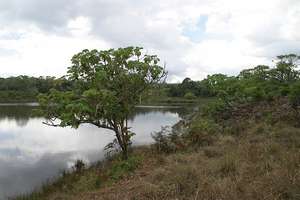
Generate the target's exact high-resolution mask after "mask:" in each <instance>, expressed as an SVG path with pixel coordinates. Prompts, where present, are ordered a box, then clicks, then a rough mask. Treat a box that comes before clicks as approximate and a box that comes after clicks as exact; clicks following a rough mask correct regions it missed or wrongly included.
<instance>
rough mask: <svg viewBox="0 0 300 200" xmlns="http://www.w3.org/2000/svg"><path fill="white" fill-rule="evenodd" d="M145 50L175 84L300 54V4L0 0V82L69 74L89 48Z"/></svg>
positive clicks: (288, 0) (281, 0) (282, 0)
mask: <svg viewBox="0 0 300 200" xmlns="http://www.w3.org/2000/svg"><path fill="white" fill-rule="evenodd" d="M126 46H141V47H144V50H145V52H146V53H149V54H156V55H158V56H159V58H160V59H161V62H162V63H166V68H167V70H168V81H169V82H179V81H182V79H184V78H185V77H190V78H192V79H193V80H201V79H203V78H205V77H206V76H207V75H209V74H214V73H224V74H228V75H236V74H238V72H239V71H240V70H242V69H245V68H251V67H254V66H256V65H258V64H266V65H271V66H272V65H274V63H273V62H272V60H273V59H274V58H275V57H276V56H277V55H281V54H287V53H296V54H300V1H299V0H184V1H183V0H159V1H158V0H157V1H155V0H0V77H7V76H16V75H30V76H47V75H49V76H57V77H60V76H62V75H65V74H66V72H67V68H68V67H69V66H70V65H71V62H70V59H71V57H72V56H73V55H74V54H76V53H78V52H80V51H81V50H83V49H98V50H105V49H109V48H118V47H126Z"/></svg>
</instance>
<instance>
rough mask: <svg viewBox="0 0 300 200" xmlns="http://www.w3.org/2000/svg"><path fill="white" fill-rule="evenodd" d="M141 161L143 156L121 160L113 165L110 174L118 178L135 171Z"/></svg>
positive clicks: (115, 178)
mask: <svg viewBox="0 0 300 200" xmlns="http://www.w3.org/2000/svg"><path fill="white" fill-rule="evenodd" d="M140 163H141V158H140V157H136V156H132V157H129V158H128V159H127V160H120V161H118V162H117V163H115V164H114V165H113V166H112V168H111V170H110V172H109V176H110V177H111V178H112V179H113V180H118V179H120V178H122V177H124V176H125V175H127V174H128V173H130V172H133V171H134V170H135V169H136V168H137V167H138V166H139V165H140Z"/></svg>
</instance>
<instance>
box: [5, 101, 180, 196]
mask: <svg viewBox="0 0 300 200" xmlns="http://www.w3.org/2000/svg"><path fill="white" fill-rule="evenodd" d="M33 108H34V107H33V106H30V105H27V106H25V105H0V199H5V198H6V197H8V196H12V195H16V194H21V193H25V192H28V191H31V190H32V189H33V188H36V187H38V186H39V185H40V184H41V183H43V182H45V181H46V180H47V179H49V178H51V177H54V176H56V175H57V174H58V173H59V172H60V171H61V170H62V169H68V168H70V167H71V166H72V165H73V163H74V161H75V160H77V159H82V160H84V161H85V162H86V163H91V162H95V161H96V160H99V159H101V158H103V157H104V154H105V153H104V151H103V148H104V146H105V145H106V144H108V143H109V142H111V141H112V140H113V138H114V137H113V134H112V132H111V131H109V130H104V129H98V128H96V127H94V126H91V125H83V126H81V127H79V129H77V130H75V129H71V128H57V127H48V126H45V125H43V124H42V122H43V118H37V117H32V116H31V111H32V109H33ZM183 112H184V110H183V108H178V107H177V108H170V107H169V108H166V107H139V108H137V110H136V112H135V115H134V116H132V118H131V120H130V126H131V127H132V130H133V131H134V132H135V133H136V135H135V136H134V138H133V144H135V145H139V144H147V143H151V142H152V141H153V140H152V138H151V134H150V133H151V132H154V131H158V130H159V129H160V127H161V126H165V125H173V124H175V123H176V122H177V121H179V119H180V115H181V114H182V113H183Z"/></svg>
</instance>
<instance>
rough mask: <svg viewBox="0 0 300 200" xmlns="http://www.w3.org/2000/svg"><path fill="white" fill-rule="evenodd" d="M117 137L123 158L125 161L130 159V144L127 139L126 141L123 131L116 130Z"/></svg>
mask: <svg viewBox="0 0 300 200" xmlns="http://www.w3.org/2000/svg"><path fill="white" fill-rule="evenodd" d="M115 133H116V137H117V140H118V143H119V145H120V147H121V150H122V157H123V159H124V160H127V159H128V142H127V139H125V137H124V134H123V132H122V131H120V130H118V129H115Z"/></svg>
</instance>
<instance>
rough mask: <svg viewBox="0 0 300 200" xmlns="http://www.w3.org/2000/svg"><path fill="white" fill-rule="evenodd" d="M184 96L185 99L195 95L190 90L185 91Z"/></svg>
mask: <svg viewBox="0 0 300 200" xmlns="http://www.w3.org/2000/svg"><path fill="white" fill-rule="evenodd" d="M184 98H186V99H196V95H195V94H194V93H192V92H187V93H185V95H184Z"/></svg>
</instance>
